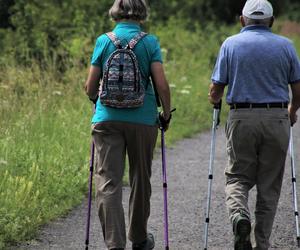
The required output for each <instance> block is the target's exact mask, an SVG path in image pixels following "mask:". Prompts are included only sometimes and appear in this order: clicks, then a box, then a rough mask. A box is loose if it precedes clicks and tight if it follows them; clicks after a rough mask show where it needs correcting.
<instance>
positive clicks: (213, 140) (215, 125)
mask: <svg viewBox="0 0 300 250" xmlns="http://www.w3.org/2000/svg"><path fill="white" fill-rule="evenodd" d="M221 107H222V100H221V101H220V102H219V103H218V104H215V105H214V111H213V125H212V130H211V134H212V136H211V147H210V159H209V169H208V196H207V206H206V213H205V231H204V250H206V249H207V240H208V225H209V210H210V201H211V188H212V180H213V167H214V155H215V145H216V130H217V128H218V126H219V124H220V114H221Z"/></svg>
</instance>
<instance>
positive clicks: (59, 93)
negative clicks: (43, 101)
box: [52, 90, 62, 96]
mask: <svg viewBox="0 0 300 250" xmlns="http://www.w3.org/2000/svg"><path fill="white" fill-rule="evenodd" d="M52 95H59V96H61V95H62V93H61V91H57V90H55V91H53V92H52Z"/></svg>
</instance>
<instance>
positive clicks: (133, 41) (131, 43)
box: [127, 31, 148, 49]
mask: <svg viewBox="0 0 300 250" xmlns="http://www.w3.org/2000/svg"><path fill="white" fill-rule="evenodd" d="M147 35H148V34H147V33H146V32H143V31H141V32H139V33H137V34H136V35H135V36H134V37H133V38H132V39H131V40H130V41H129V43H128V45H127V46H128V47H129V48H130V49H133V48H134V47H135V45H137V43H138V42H139V41H140V40H141V39H142V38H143V37H145V36H147Z"/></svg>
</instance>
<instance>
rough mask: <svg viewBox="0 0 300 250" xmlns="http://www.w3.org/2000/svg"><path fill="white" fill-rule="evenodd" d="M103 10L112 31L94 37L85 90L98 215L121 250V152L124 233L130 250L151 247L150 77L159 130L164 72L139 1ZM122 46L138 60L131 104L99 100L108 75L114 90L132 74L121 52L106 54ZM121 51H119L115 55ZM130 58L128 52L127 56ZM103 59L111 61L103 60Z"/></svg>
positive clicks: (166, 114) (165, 116)
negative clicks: (91, 107) (90, 108)
mask: <svg viewBox="0 0 300 250" xmlns="http://www.w3.org/2000/svg"><path fill="white" fill-rule="evenodd" d="M109 15H110V17H111V18H112V19H113V20H114V21H115V22H116V26H115V28H114V29H113V31H112V32H110V33H107V34H102V35H101V36H99V37H98V38H97V42H96V46H95V49H94V52H93V55H92V60H91V67H90V71H89V75H88V78H87V81H86V93H87V95H88V96H89V98H90V99H92V100H94V101H95V103H96V110H95V113H94V115H93V118H92V137H93V141H94V144H95V153H96V158H95V163H96V171H95V182H96V203H97V209H98V215H99V218H100V222H101V226H102V230H103V236H104V241H105V243H106V246H107V248H108V249H110V250H111V249H115V250H116V249H125V246H126V229H125V220H124V212H123V206H122V179H123V174H124V168H125V155H126V153H127V155H128V160H129V184H130V187H131V193H130V198H129V225H128V226H129V228H128V238H129V240H130V241H131V242H132V249H133V250H139V249H143V250H144V249H153V248H154V237H153V235H152V234H151V233H149V232H148V231H147V222H148V218H149V215H150V196H151V183H150V177H151V164H152V158H153V150H154V147H155V143H156V139H157V134H158V125H157V117H158V111H157V104H156V98H155V93H154V89H153V85H152V84H151V81H150V76H152V79H153V82H154V83H155V86H156V88H157V92H158V95H159V99H160V100H161V103H162V109H163V111H162V112H161V113H160V114H159V119H160V120H161V121H162V123H163V124H164V126H165V127H164V128H165V130H166V129H167V128H168V124H169V122H170V118H171V114H170V90H169V86H168V83H167V80H166V78H165V74H164V69H163V65H162V57H161V50H160V45H159V42H158V40H157V38H156V37H155V36H154V35H150V34H146V33H143V32H142V29H141V24H142V23H143V22H144V21H145V20H146V18H147V16H148V7H147V4H146V2H145V0H115V2H114V4H113V6H112V7H111V9H110V10H109ZM124 48H126V49H131V50H132V51H133V53H134V55H135V56H136V63H137V64H136V65H138V69H137V70H136V71H135V72H137V73H134V75H135V77H136V74H137V75H140V81H139V82H140V84H141V86H140V87H138V89H140V88H141V89H142V90H143V93H142V94H141V95H140V96H139V100H141V103H140V104H138V105H137V107H127V106H126V105H127V104H128V103H125V104H124V103H123V102H122V101H123V97H120V96H119V95H118V97H117V100H109V101H108V102H106V101H105V98H107V94H108V90H109V85H110V84H112V82H113V80H111V79H113V77H114V75H116V74H117V77H116V79H117V80H116V81H117V84H118V91H119V92H120V91H121V90H122V88H124V89H125V87H122V86H123V85H122V84H125V82H126V81H127V82H126V84H130V80H128V79H127V78H126V77H127V76H128V77H129V78H130V77H131V75H132V74H131V73H130V72H129V71H130V67H127V66H124V65H126V63H128V62H127V61H126V60H127V59H126V58H127V56H126V55H125V56H124V58H125V59H124V60H123V61H124V62H122V60H120V57H121V58H123V56H118V55H115V57H114V58H112V54H113V53H114V52H116V50H118V49H119V50H122V49H124ZM123 52H124V51H122V53H123ZM122 53H121V52H120V55H121V54H122ZM124 53H125V54H126V53H127V51H125V52H124ZM132 57H134V56H131V57H130V58H132ZM109 58H111V60H108V59H109ZM120 61H121V62H122V63H124V65H123V64H122V63H120V64H122V65H123V66H120V65H119V64H118V65H117V66H116V65H112V64H113V63H114V62H115V63H118V62H120ZM134 63H135V62H134ZM126 70H127V73H126ZM120 72H121V73H120ZM128 72H129V73H128ZM136 78H137V79H138V77H136ZM126 79H127V80H126ZM106 87H107V88H106ZM99 88H100V89H101V90H100V93H99ZM120 89H121V90H120ZM128 89H130V88H129V87H128ZM124 91H125V90H124ZM98 96H100V97H98ZM109 98H112V99H113V98H114V97H112V96H110V97H108V99H109ZM115 101H116V102H122V103H121V104H120V105H121V106H122V107H121V108H120V107H116V106H114V105H110V104H109V103H115Z"/></svg>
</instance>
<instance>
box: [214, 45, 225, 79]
mask: <svg viewBox="0 0 300 250" xmlns="http://www.w3.org/2000/svg"><path fill="white" fill-rule="evenodd" d="M211 80H212V82H213V83H215V84H228V59H227V51H226V45H225V42H224V43H223V44H222V46H221V49H220V51H219V55H218V58H217V61H216V64H215V67H214V70H213V73H212V76H211Z"/></svg>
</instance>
